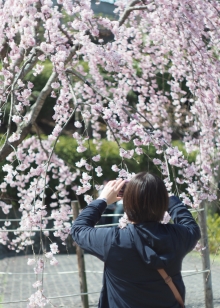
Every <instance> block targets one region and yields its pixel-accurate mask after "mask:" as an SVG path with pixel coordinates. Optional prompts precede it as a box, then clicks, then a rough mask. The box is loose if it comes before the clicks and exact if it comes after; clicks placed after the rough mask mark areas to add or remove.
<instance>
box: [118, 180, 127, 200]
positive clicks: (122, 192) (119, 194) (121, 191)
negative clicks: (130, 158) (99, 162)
mask: <svg viewBox="0 0 220 308" xmlns="http://www.w3.org/2000/svg"><path fill="white" fill-rule="evenodd" d="M128 182H129V181H126V182H125V184H124V185H123V186H122V188H121V189H120V191H119V193H118V197H123V195H124V191H125V188H126V186H127V184H128Z"/></svg>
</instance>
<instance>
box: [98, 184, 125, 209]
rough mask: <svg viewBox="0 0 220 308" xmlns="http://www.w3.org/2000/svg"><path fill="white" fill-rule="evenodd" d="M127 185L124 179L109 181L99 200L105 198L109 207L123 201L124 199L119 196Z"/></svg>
mask: <svg viewBox="0 0 220 308" xmlns="http://www.w3.org/2000/svg"><path fill="white" fill-rule="evenodd" d="M125 183H126V181H125V180H124V181H123V180H122V179H119V180H115V181H109V182H108V183H107V184H106V185H105V187H104V188H103V191H102V192H101V195H100V196H99V199H102V198H105V199H106V200H107V204H108V205H109V204H112V203H114V202H116V201H119V200H121V199H122V197H118V196H117V195H118V193H119V191H120V190H121V188H122V187H123V185H124V184H125Z"/></svg>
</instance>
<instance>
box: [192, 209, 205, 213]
mask: <svg viewBox="0 0 220 308" xmlns="http://www.w3.org/2000/svg"><path fill="white" fill-rule="evenodd" d="M189 211H190V213H197V212H202V211H204V209H198V210H189Z"/></svg>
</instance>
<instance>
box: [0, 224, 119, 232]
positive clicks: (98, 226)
mask: <svg viewBox="0 0 220 308" xmlns="http://www.w3.org/2000/svg"><path fill="white" fill-rule="evenodd" d="M117 225H118V223H115V224H106V225H95V228H103V227H111V226H117ZM62 230H66V228H59V229H10V230H6V229H3V230H0V233H1V232H41V231H42V232H44V231H62Z"/></svg>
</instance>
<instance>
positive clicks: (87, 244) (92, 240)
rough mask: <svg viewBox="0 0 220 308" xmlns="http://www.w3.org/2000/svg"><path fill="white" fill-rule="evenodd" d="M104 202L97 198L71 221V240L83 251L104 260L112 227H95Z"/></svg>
mask: <svg viewBox="0 0 220 308" xmlns="http://www.w3.org/2000/svg"><path fill="white" fill-rule="evenodd" d="M106 206H107V204H106V202H105V201H104V200H102V199H97V200H94V201H93V202H91V203H90V204H89V205H88V206H87V207H85V208H84V209H83V210H82V212H81V213H80V215H79V216H78V217H77V218H76V220H75V221H74V222H73V225H72V228H71V235H72V238H73V240H74V241H75V242H76V243H77V244H78V245H79V246H80V247H81V248H82V249H84V250H85V251H87V252H89V253H91V254H92V255H94V256H96V257H98V258H99V259H101V260H102V261H105V260H106V257H107V254H108V251H109V249H110V247H111V242H112V236H113V232H114V228H95V227H94V226H95V224H96V223H97V222H98V221H99V220H100V218H101V215H102V213H103V212H104V210H105V209H106Z"/></svg>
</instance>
